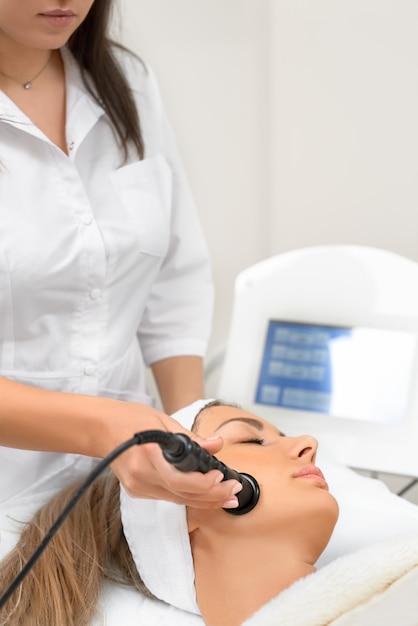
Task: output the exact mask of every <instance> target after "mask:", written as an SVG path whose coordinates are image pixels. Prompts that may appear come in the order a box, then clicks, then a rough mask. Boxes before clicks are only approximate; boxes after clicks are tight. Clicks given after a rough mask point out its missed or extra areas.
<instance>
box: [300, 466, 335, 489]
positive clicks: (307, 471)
mask: <svg viewBox="0 0 418 626" xmlns="http://www.w3.org/2000/svg"><path fill="white" fill-rule="evenodd" d="M293 477H294V478H311V479H314V480H317V481H321V482H322V483H324V484H325V485H326V486H327V488H328V485H327V482H326V480H325V477H324V475H323V473H322V472H321V470H320V469H319V467H316V465H305V466H304V467H302V468H301V469H300V470H299V471H298V472H296V474H294V475H293Z"/></svg>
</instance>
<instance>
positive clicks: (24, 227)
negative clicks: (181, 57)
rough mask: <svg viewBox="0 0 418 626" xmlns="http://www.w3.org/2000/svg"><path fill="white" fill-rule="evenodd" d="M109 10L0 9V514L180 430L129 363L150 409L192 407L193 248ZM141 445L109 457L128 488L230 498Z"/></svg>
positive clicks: (206, 311) (200, 341)
mask: <svg viewBox="0 0 418 626" xmlns="http://www.w3.org/2000/svg"><path fill="white" fill-rule="evenodd" d="M112 4H113V1H112V0H0V211H1V222H0V223H1V226H0V232H1V238H0V241H1V244H0V444H1V446H3V447H1V448H0V518H1V516H2V514H3V515H5V518H7V519H9V517H10V510H12V509H13V506H14V505H16V503H17V506H19V502H26V501H28V500H29V501H30V499H31V497H33V496H34V494H36V499H37V504H36V507H38V506H39V503H40V500H41V499H42V498H43V497H44V495H43V494H45V497H46V495H47V492H48V494H50V492H51V491H53V490H54V489H58V488H60V487H61V486H62V485H63V483H66V482H68V481H70V480H72V479H73V478H74V477H75V476H76V475H78V474H79V473H82V474H84V473H85V472H86V471H88V470H89V468H90V466H91V465H92V464H93V463H94V461H93V459H92V457H99V458H102V457H104V456H106V455H107V454H108V453H109V452H110V451H111V450H113V449H114V448H115V447H116V446H117V445H119V444H120V443H122V442H123V441H125V440H127V439H130V438H131V436H132V435H133V434H134V433H135V432H137V431H139V430H145V429H148V428H162V429H166V430H175V431H181V430H183V429H182V428H181V427H180V426H179V424H177V423H176V422H175V421H174V420H172V419H171V418H169V417H168V415H166V414H165V413H163V412H160V411H157V410H156V409H154V408H152V407H151V406H149V405H150V404H152V401H151V398H150V397H149V396H148V395H147V392H146V384H145V378H144V363H145V364H147V365H150V366H151V368H152V371H153V374H154V376H155V379H156V381H157V385H158V388H159V391H160V394H161V398H162V401H163V405H164V410H165V411H166V412H167V414H168V413H171V412H173V411H175V410H177V409H179V408H180V407H182V406H184V405H186V404H188V403H190V402H191V401H193V400H195V399H196V398H199V397H202V396H203V377H202V356H203V354H204V352H205V348H206V343H207V340H208V335H209V331H210V321H211V311H212V296H213V294H212V283H211V275H210V267H209V262H208V256H207V249H206V246H205V242H204V239H203V236H202V233H201V229H200V226H199V223H198V219H197V216H196V213H195V208H194V206H193V201H192V198H191V194H190V191H189V187H188V184H187V181H186V179H185V175H184V172H183V169H182V165H181V163H180V160H179V157H178V154H177V152H176V148H175V144H174V142H173V138H172V135H171V132H170V129H169V127H168V126H167V123H166V119H165V115H164V110H163V107H162V103H161V99H160V94H159V91H158V87H157V85H156V82H155V80H154V77H153V74H152V72H151V71H150V70H149V69H148V68H147V67H145V66H144V64H143V63H142V62H140V61H139V60H138V59H137V58H136V57H134V56H133V55H132V54H130V53H128V52H126V51H124V50H122V49H120V48H118V47H115V46H112V45H111V44H110V43H109V40H108V38H107V27H108V24H109V19H110V9H111V6H112ZM203 445H204V446H205V447H207V449H208V450H210V451H211V452H212V453H215V452H216V451H218V450H219V449H220V447H221V444H220V442H219V441H210V442H206V443H204V444H203ZM148 448H150V450H148V451H145V450H144V449H140V448H136V449H131V450H129V451H128V452H126V453H125V454H124V455H122V456H121V457H119V459H118V460H117V461H116V462H115V463H114V469H115V471H116V473H117V475H118V477H119V478H120V480H121V481H122V483H123V484H124V485H125V487H126V489H127V490H128V492H129V493H130V494H132V495H134V496H149V497H158V498H163V499H164V498H165V499H168V500H175V501H179V502H183V503H185V504H189V505H196V506H200V507H213V506H218V507H220V506H225V504H226V506H229V505H234V503H235V502H236V498H235V496H234V495H233V491H234V489H237V487H238V483H236V481H229V482H227V483H225V482H224V483H222V484H220V482H219V481H220V480H221V478H222V475H221V473H220V472H218V471H213V472H210V473H209V474H207V475H197V474H190V473H189V474H181V473H179V472H176V471H175V470H174V469H173V468H171V467H166V465H167V464H166V463H164V462H163V461H162V460H161V458H160V457H161V455H160V454H159V451H158V450H154V449H153V446H150V447H148ZM228 503H229V504H228ZM0 528H1V527H0ZM0 540H1V537H0Z"/></svg>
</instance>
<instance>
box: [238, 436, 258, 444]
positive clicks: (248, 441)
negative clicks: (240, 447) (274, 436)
mask: <svg viewBox="0 0 418 626" xmlns="http://www.w3.org/2000/svg"><path fill="white" fill-rule="evenodd" d="M240 443H256V444H258V445H259V446H262V445H263V444H264V439H259V438H258V437H254V438H253V439H246V440H245V441H240Z"/></svg>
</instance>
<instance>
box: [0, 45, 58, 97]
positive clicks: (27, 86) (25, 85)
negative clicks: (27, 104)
mask: <svg viewBox="0 0 418 626" xmlns="http://www.w3.org/2000/svg"><path fill="white" fill-rule="evenodd" d="M52 56H53V55H52V52H51V54H50V56H49V59H48V61H47V62H46V63H45V65H44V66H43V67H41V69H40V70H39V72H38V73H37V74H35V76H34V77H33V78H31V79H30V80H27V81H26V82H24V83H22V82H21V81H20V80H17V78H13V76H8V74H5V73H4V72H2V71H0V74H1V75H2V76H4V77H5V78H8V79H9V80H12V81H13V82H15V83H17V84H18V85H21V86H22V87H23V89H26V90H29V89H32V85H33V82H34V81H35V80H36V79H37V78H38V76H40V75H41V74H42V72H44V71H45V70H46V68H47V67H48V65H49V64H50V62H51V59H52Z"/></svg>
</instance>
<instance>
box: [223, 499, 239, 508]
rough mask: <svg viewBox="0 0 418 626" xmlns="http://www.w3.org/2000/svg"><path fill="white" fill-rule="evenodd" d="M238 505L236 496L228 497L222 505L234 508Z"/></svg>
mask: <svg viewBox="0 0 418 626" xmlns="http://www.w3.org/2000/svg"><path fill="white" fill-rule="evenodd" d="M237 506H238V498H230V499H229V500H227V501H226V502H224V504H223V505H222V508H223V509H236V508H237Z"/></svg>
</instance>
